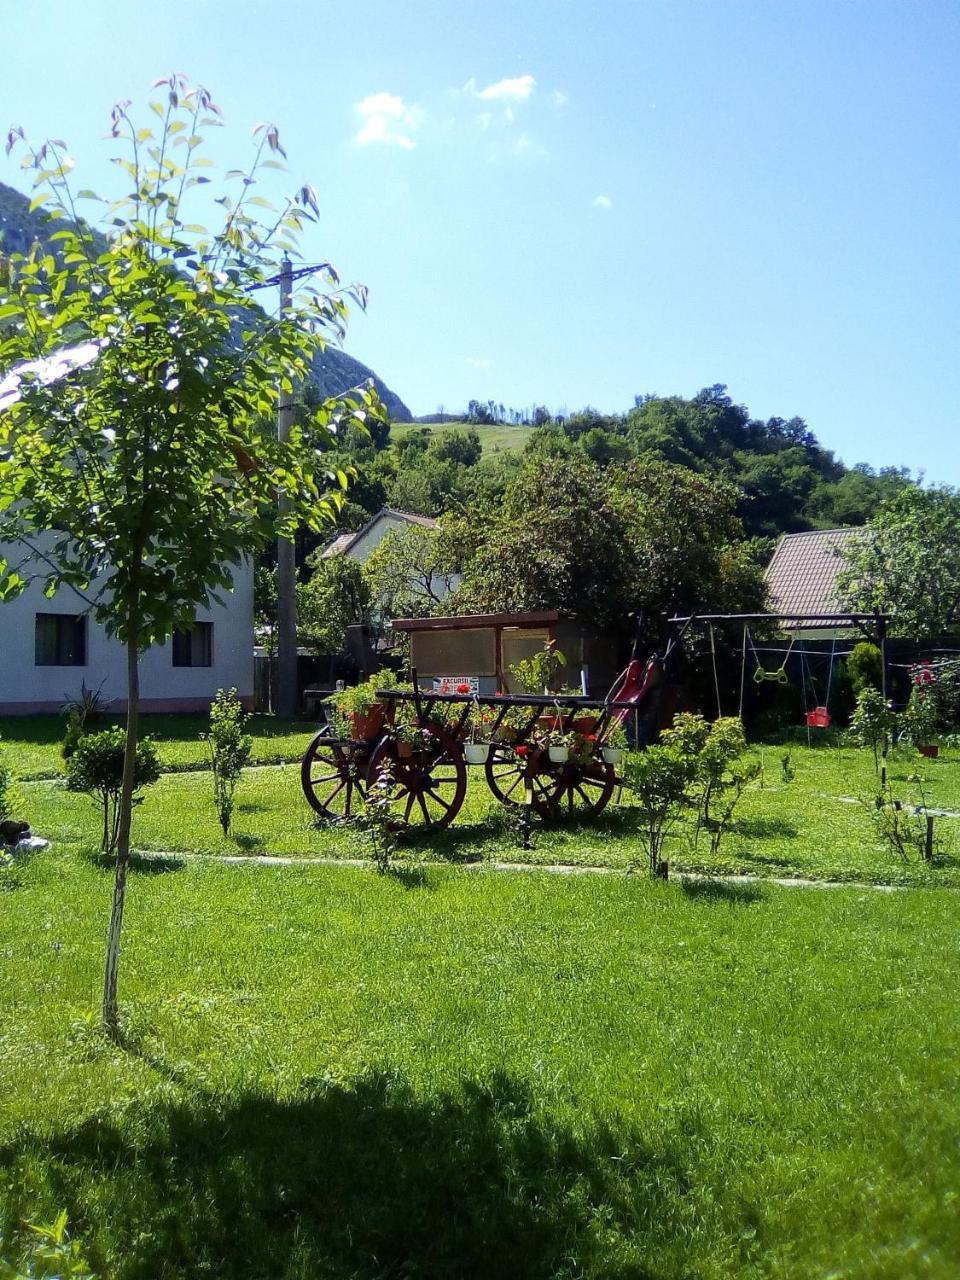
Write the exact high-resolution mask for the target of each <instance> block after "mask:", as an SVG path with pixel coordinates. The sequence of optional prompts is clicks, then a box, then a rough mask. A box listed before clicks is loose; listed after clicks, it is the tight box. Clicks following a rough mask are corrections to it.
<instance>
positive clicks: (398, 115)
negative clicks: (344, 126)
mask: <svg viewBox="0 0 960 1280" xmlns="http://www.w3.org/2000/svg"><path fill="white" fill-rule="evenodd" d="M356 110H357V113H358V114H359V115H361V116H363V117H364V121H365V123H364V125H363V127H362V128H361V129H360V130H359V132H358V133H357V134H356V136H355V138H354V141H355V142H357V143H358V145H359V146H361V147H366V146H369V145H370V144H371V143H381V144H383V145H385V146H391V147H400V148H401V149H402V150H404V151H412V150H413V148H414V147H415V146H416V143H415V142H414V141H413V139H412V138H411V137H410V130H411V129H414V128H416V118H415V116H414V112H413V111H412V110H411V109H410V108H409V107H408V106H407V104H406V103H405V102H404V100H403V99H402V98H401V97H399V96H398V95H397V94H395V93H371V94H370V96H369V97H366V98H364V99H363V101H362V102H358V103H357V105H356Z"/></svg>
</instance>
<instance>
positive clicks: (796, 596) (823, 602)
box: [765, 529, 861, 616]
mask: <svg viewBox="0 0 960 1280" xmlns="http://www.w3.org/2000/svg"><path fill="white" fill-rule="evenodd" d="M860 533H861V530H859V529H814V530H812V531H811V532H810V533H785V534H784V535H783V537H782V538H781V539H780V541H779V543H778V544H777V548H776V550H775V551H774V553H773V556H772V557H771V560H770V563H769V564H768V565H767V572H766V574H765V577H766V580H767V589H768V591H769V593H770V608H771V610H772V611H773V612H774V613H783V614H789V615H791V616H799V615H801V614H817V613H837V612H838V611H839V610H840V609H841V608H842V605H841V603H840V601H839V600H838V599H837V598H836V596H835V595H834V579H835V578H836V576H837V572H838V571H839V569H840V567H841V565H842V563H843V560H842V558H841V555H840V552H841V551H842V550H843V548H845V547H849V545H850V543H851V542H852V541H853V540H854V539H856V538H858V537H859V536H860Z"/></svg>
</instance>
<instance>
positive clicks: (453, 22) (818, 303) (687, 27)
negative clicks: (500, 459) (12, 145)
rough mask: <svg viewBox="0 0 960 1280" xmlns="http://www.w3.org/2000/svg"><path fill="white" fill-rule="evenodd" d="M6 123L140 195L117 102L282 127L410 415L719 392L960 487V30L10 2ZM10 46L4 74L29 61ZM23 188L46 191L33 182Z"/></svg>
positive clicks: (778, 13)
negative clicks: (178, 75)
mask: <svg viewBox="0 0 960 1280" xmlns="http://www.w3.org/2000/svg"><path fill="white" fill-rule="evenodd" d="M0 20H2V28H0V29H2V31H3V36H4V41H3V43H4V46H5V53H4V59H3V62H4V68H3V76H2V80H0V124H2V125H3V126H4V128H5V127H6V125H7V123H8V121H9V123H17V124H22V125H23V126H24V127H25V128H26V129H27V131H28V132H29V133H30V134H31V136H33V137H35V138H39V137H42V136H44V135H53V136H62V137H65V138H66V139H67V140H68V142H69V143H70V147H71V152H72V154H73V155H74V157H75V158H76V160H77V178H78V183H79V185H81V186H93V187H97V188H98V189H101V190H103V191H105V192H109V191H112V190H114V189H115V188H116V183H117V178H116V173H115V171H114V170H112V168H111V166H110V165H109V163H108V160H107V157H108V155H109V154H110V150H109V146H108V144H107V143H106V142H105V141H104V135H105V133H106V122H107V118H108V113H109V108H110V106H111V104H112V102H113V101H114V100H116V99H118V98H122V97H125V98H131V99H133V100H134V102H135V103H136V104H143V105H144V106H145V104H146V101H147V99H148V97H149V85H150V82H151V81H152V80H153V79H154V78H155V77H156V76H159V75H162V74H165V73H167V72H169V71H171V70H178V71H183V72H185V73H186V74H188V75H189V76H190V78H191V79H192V80H194V81H198V82H201V83H203V84H205V85H207V86H208V87H209V88H210V89H211V90H212V91H213V93H214V96H215V97H216V99H217V101H218V102H219V103H220V105H221V106H222V108H223V110H224V115H225V118H226V124H227V127H226V128H225V129H224V130H223V132H222V134H218V135H217V136H216V138H215V139H214V146H213V151H212V154H213V155H214V156H215V158H216V159H217V160H218V161H222V163H223V165H224V167H232V166H235V165H237V164H239V163H242V162H243V160H244V159H246V158H247V156H248V154H249V153H248V148H249V147H250V145H251V142H250V132H251V129H252V127H253V125H254V124H255V123H257V122H258V121H260V120H263V119H272V120H274V121H275V122H276V123H277V124H278V126H279V128H280V134H281V138H282V140H283V142H284V145H285V147H286V149H287V151H288V154H289V157H290V170H291V172H290V181H291V183H293V182H294V181H296V182H297V183H299V182H301V181H304V180H309V181H312V182H313V183H314V184H315V185H316V186H317V188H318V190H319V192H320V196H321V203H322V208H323V217H322V220H321V222H320V224H319V225H318V226H317V227H316V228H313V229H311V232H310V234H309V236H308V237H307V238H306V240H305V242H304V252H305V254H306V255H307V256H309V257H325V258H329V259H330V260H331V261H333V262H334V263H335V264H336V265H337V266H338V268H339V269H340V270H341V273H342V274H344V275H346V276H348V277H350V278H353V279H358V280H362V281H363V282H365V283H366V284H367V285H368V286H369V288H370V309H369V313H368V315H366V316H364V317H358V318H357V319H356V320H355V322H354V323H353V325H352V327H351V334H350V338H349V341H348V343H347V347H348V350H350V351H351V352H352V353H353V354H354V355H356V356H357V357H358V358H360V359H362V360H364V361H366V362H367V363H368V364H370V365H372V366H373V367H374V368H375V369H376V370H377V372H378V373H379V374H380V375H381V376H382V377H383V378H384V379H385V380H386V381H387V382H388V383H389V384H390V385H391V386H392V387H393V389H394V390H396V391H397V392H398V394H399V395H401V396H402V397H403V399H404V400H405V401H406V402H407V404H409V406H410V407H411V409H412V410H413V411H414V412H415V413H428V412H432V411H434V410H435V409H436V408H437V407H438V406H439V405H441V404H442V405H444V406H445V407H447V408H448V409H450V408H455V407H459V406H462V405H464V404H465V403H466V401H467V400H468V399H469V398H470V397H471V396H476V397H478V398H480V399H487V398H492V399H495V400H497V401H503V402H504V403H506V404H513V405H517V406H521V405H529V404H532V403H534V402H543V403H546V404H547V405H549V406H551V407H557V406H566V407H567V408H569V409H574V408H578V407H580V406H583V405H585V404H588V403H589V404H593V405H595V406H597V407H598V408H601V409H606V410H615V409H624V408H627V407H629V406H630V405H631V404H632V401H633V396H634V394H636V393H639V392H647V391H653V392H658V393H660V394H670V393H681V394H685V395H689V394H692V393H694V392H695V391H696V390H697V389H698V388H699V387H701V386H705V385H709V384H712V383H714V382H725V383H727V384H728V386H729V388H730V393H731V394H732V395H733V397H734V398H735V399H736V400H738V401H740V402H742V403H745V404H747V405H748V406H749V408H750V409H751V411H752V412H753V413H754V414H755V415H757V416H762V417H767V416H770V415H773V414H778V415H781V416H783V417H790V416H792V415H794V414H799V415H800V416H802V417H804V418H806V420H807V422H808V423H809V425H810V427H811V428H812V429H813V430H814V431H815V432H816V434H817V435H818V437H819V438H820V440H821V441H822V442H823V443H824V444H825V445H826V446H828V447H830V448H833V449H834V450H835V451H836V452H837V453H838V454H839V455H840V456H842V457H843V458H844V460H845V461H847V462H849V463H853V462H857V461H867V462H869V463H871V464H873V465H876V466H881V465H887V464H894V465H905V466H909V467H911V468H913V469H915V470H916V469H922V470H923V471H925V473H926V475H927V477H928V478H929V479H931V480H937V481H947V482H951V483H960V450H958V448H957V446H956V427H957V422H958V406H960V360H958V341H957V340H958V314H960V310H958V297H960V280H958V263H960V221H958V197H960V181H958V145H957V143H958V137H957V134H958V127H957V126H958V89H957V83H958V82H957V67H958V65H960V57H958V55H960V8H958V6H957V5H956V4H955V3H951V4H948V3H938V2H937V0H924V2H923V3H913V2H910V3H908V2H907V0H902V2H892V0H870V2H869V3H861V2H860V0H830V2H829V3H821V2H819V0H792V2H791V3H778V2H777V0H761V2H758V3H733V2H727V0H714V2H713V3H692V2H687V0H677V2H676V3H647V0H633V2H631V0H617V2H607V3H605V2H604V0H594V2H593V3H586V2H581V0H577V2H570V3H565V2H564V0H551V2H547V0H525V2H524V3H516V0H511V2H510V3H505V2H501V0H432V2H427V0H404V2H403V3H397V0H391V2H389V3H387V2H382V0H376V2H369V3H366V2H364V0H354V3H350V4H347V3H341V4H336V5H334V4H328V3H326V2H324V0H314V2H313V3H310V2H308V0H293V2H290V3H285V4H282V5H281V4H275V5H273V6H270V5H266V4H263V3H257V4H254V3H250V2H249V0H233V2H232V3H217V4H214V3H212V2H208V3H203V2H202V0H193V3H189V4H187V3H182V2H181V0H166V2H165V3H164V4H162V5H154V4H147V3H143V2H141V0H128V2H127V3H125V4H117V3H115V0H114V3H110V4H108V3H104V2H103V0H84V3H83V4H77V3H75V2H74V0H71V2H70V3H66V2H54V0H50V2H49V3H39V2H37V3H32V4H31V3H21V2H19V0H0ZM11 50H13V51H16V52H15V53H14V55H13V56H12V57H11V56H10V53H9V51H11ZM0 179H2V180H3V181H7V182H11V183H13V184H14V185H18V184H19V185H22V181H21V175H20V174H19V173H18V171H17V168H16V166H15V164H14V163H13V162H12V161H9V160H8V161H6V162H5V163H3V162H0Z"/></svg>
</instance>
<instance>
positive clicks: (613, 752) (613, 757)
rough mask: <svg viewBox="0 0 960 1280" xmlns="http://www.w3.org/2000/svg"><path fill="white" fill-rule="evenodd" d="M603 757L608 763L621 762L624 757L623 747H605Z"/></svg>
mask: <svg viewBox="0 0 960 1280" xmlns="http://www.w3.org/2000/svg"><path fill="white" fill-rule="evenodd" d="M603 758H604V760H605V762H606V763H607V764H619V763H620V761H621V760H622V759H623V747H604V748H603Z"/></svg>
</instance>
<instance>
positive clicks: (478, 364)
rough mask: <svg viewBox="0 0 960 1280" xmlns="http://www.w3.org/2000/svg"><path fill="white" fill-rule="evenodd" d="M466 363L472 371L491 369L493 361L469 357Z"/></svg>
mask: <svg viewBox="0 0 960 1280" xmlns="http://www.w3.org/2000/svg"><path fill="white" fill-rule="evenodd" d="M466 363H467V364H468V365H469V366H470V368H471V369H489V368H490V366H491V365H492V364H493V361H492V360H480V359H478V358H477V357H476V356H467V359H466Z"/></svg>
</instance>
